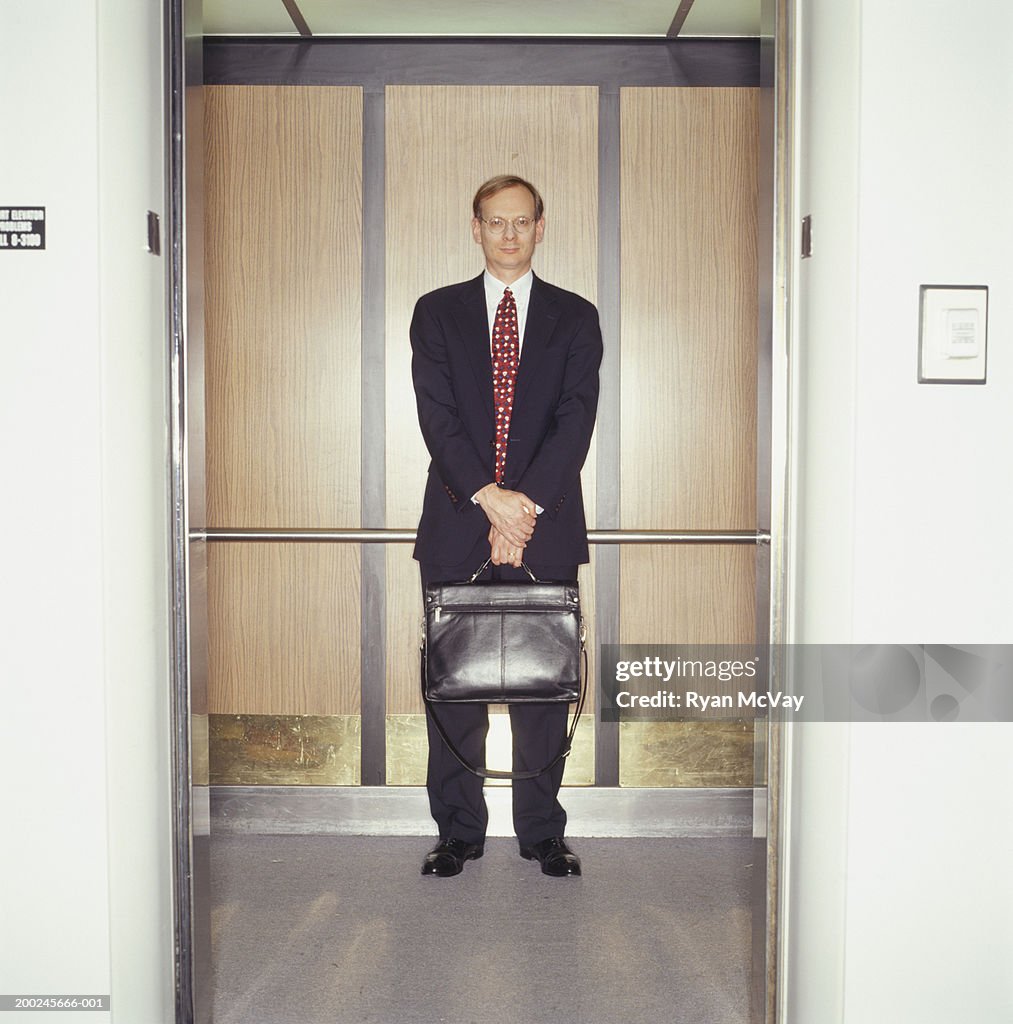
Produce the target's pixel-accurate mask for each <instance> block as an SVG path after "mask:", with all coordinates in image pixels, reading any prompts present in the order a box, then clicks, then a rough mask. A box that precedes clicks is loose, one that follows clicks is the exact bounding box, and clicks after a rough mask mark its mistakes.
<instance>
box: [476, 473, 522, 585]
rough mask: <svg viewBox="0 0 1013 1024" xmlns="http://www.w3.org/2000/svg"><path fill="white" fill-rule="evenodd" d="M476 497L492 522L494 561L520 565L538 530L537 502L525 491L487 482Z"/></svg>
mask: <svg viewBox="0 0 1013 1024" xmlns="http://www.w3.org/2000/svg"><path fill="white" fill-rule="evenodd" d="M475 500H476V501H477V502H478V503H479V505H481V506H482V511H483V512H485V514H486V517H487V518H488V520H489V523H490V524H491V525H490V526H489V546H490V548H491V549H492V564H493V565H513V566H515V567H516V568H518V569H519V568H520V567H521V562H522V561H523V558H524V548H525V547H526V546H527V543H528V541H529V540H531V535H532V534H533V533H534V532H535V523H536V522H537V517H536V515H535V503H534V502H533V501H532V500H531V499H530V498H529V497H528V496H527V495H526V494H524V493H523V491H509V490H507V489H506V488H503V487H497V486H496V484H486V486H485V487H483V488H482V490H480V491H479V492H478V493H477V494H476V495H475Z"/></svg>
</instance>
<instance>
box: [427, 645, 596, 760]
mask: <svg viewBox="0 0 1013 1024" xmlns="http://www.w3.org/2000/svg"><path fill="white" fill-rule="evenodd" d="M580 654H581V663H582V668H583V671H582V672H581V677H582V678H581V681H580V697H579V699H578V700H577V710H576V713H575V714H574V716H573V725H571V726H570V731H569V733H567V736H566V739H565V740H563V745H562V746H561V747H560V748H559V753H558V754H556V756H555V757H554V758H553V759H552V760H551V761H550V762H549V763H548V764H547V765H546V766H545V767H544V768H539V769H538V770H537V771H529V772H501V771H497V770H496V769H494V768H476V767H475V766H474V765H473V764H472V763H471V762H470V761H468V760H467V758H465V757H464V755H463V754H462V753H461V752H460V751H459V750H458V749H457V747H455V746H454V744H453V743H452V742H451V740H450V737H449V736H448V735H447V733H446V730H445V729H444V728H443V725H442V723H441V722H440V719H439V716H438V715H437V714H436V708H435V707H434V706H433V704H432V702H431V701H430V700H429V699H428V698H427V697H426V683H425V675H426V653H425V651H423V652H422V664H421V672H420V673H419V676H420V679H421V681H422V701H423V703H424V704H425V706H426V714H427V715H429V717H430V718H432V720H433V725H435V726H436V731H437V732H438V733H439V734H440V737H441V738H442V739H443V742H444V743H446V745H447V749H448V750H449V751H450V752H451V754H453V755H454V757H456V758H457V760H458V761H460V762H461V764H462V765H463V766H464V767H465V768H467V769H468V771H469V772H471V774H472V775H477V776H479V778H482V779H537V778H538V776H539V775H544V774H545V773H546V772H548V771H551V770H552V769H553V768H555V767H556V765H557V764H559V762H560V761H562V760H563V758H564V757H567V756H569V753H570V748H571V747H572V746H573V737H574V735H575V733H576V732H577V723H578V722H579V721H580V714H581V712H582V711H583V710H584V698H585V697H587V648H586V647H585V646H584V645H583V644H581V648H580Z"/></svg>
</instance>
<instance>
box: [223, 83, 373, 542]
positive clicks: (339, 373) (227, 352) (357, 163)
mask: <svg viewBox="0 0 1013 1024" xmlns="http://www.w3.org/2000/svg"><path fill="white" fill-rule="evenodd" d="M205 138H206V169H205V194H206V220H205V225H206V231H205V234H206V270H205V287H206V296H205V312H206V364H205V365H206V380H205V391H206V403H207V463H206V472H207V494H208V523H209V525H211V526H263V527H270V526H307V527H312V526H358V525H359V420H360V408H359V405H360V400H359V395H360V380H359V376H360V351H361V340H360V305H361V273H360V266H361V238H362V225H361V220H362V212H361V211H362V201H361V194H362V168H361V155H362V90H361V89H358V88H334V87H328V88H319V87H306V86H301V87H298V88H293V87H284V86H215V87H208V88H207V89H205Z"/></svg>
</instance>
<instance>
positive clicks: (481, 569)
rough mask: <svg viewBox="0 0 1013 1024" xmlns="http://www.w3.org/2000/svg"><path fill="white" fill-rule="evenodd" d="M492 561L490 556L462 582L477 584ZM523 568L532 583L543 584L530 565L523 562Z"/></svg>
mask: <svg viewBox="0 0 1013 1024" xmlns="http://www.w3.org/2000/svg"><path fill="white" fill-rule="evenodd" d="M491 561H492V555H490V556H489V557H488V558H487V559H486V560H485V561H484V562H483V563H482V564H481V565H480V566H479V567H478V568H477V569H476V570H475V571H474V573H472V575H471V576H470V577H469V578H468V579H466V580H462V582H463V583H474V582H475V580H477V579H478V578H479V576H481V575H482V573H484V572H485V570H486V568H487V567H488V565H489V563H490V562H491ZM521 568H522V569H523V570H524V571H525V572H526V573H527V574H528V575H529V576H530V577H531V582H532V583H541V580H540V579H539V578H538V577H537V576H536V575H535V574H534V573H533V572H532V571H531V570H530V569H529V568H528V563H527V562H521Z"/></svg>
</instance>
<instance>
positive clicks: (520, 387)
mask: <svg viewBox="0 0 1013 1024" xmlns="http://www.w3.org/2000/svg"><path fill="white" fill-rule="evenodd" d="M558 322H559V310H558V309H557V308H556V304H555V303H554V302H553V301H552V299H551V298H550V296H549V294H548V289H546V287H545V285H544V284H543V283H542V282H541V281H540V280H539V279H538V278H537V277H535V278H534V280H533V281H532V282H531V298H530V300H529V301H528V319H527V323H526V324H525V325H524V343H523V345H522V346H521V362H520V366H518V368H517V382H516V384H515V385H514V409H515V410H516V409H517V407H518V406H519V405H521V403H522V401H523V399H524V395H525V391H526V390H527V388H528V387H529V386H530V384H531V382H532V381H533V380H534V379H535V375H536V374H537V372H538V364H539V362H540V361H541V358H542V356H543V355H544V354H545V349H546V347H547V346H548V344H549V339H550V338H551V337H552V332H553V331H554V330H555V329H556V324H557V323H558Z"/></svg>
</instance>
